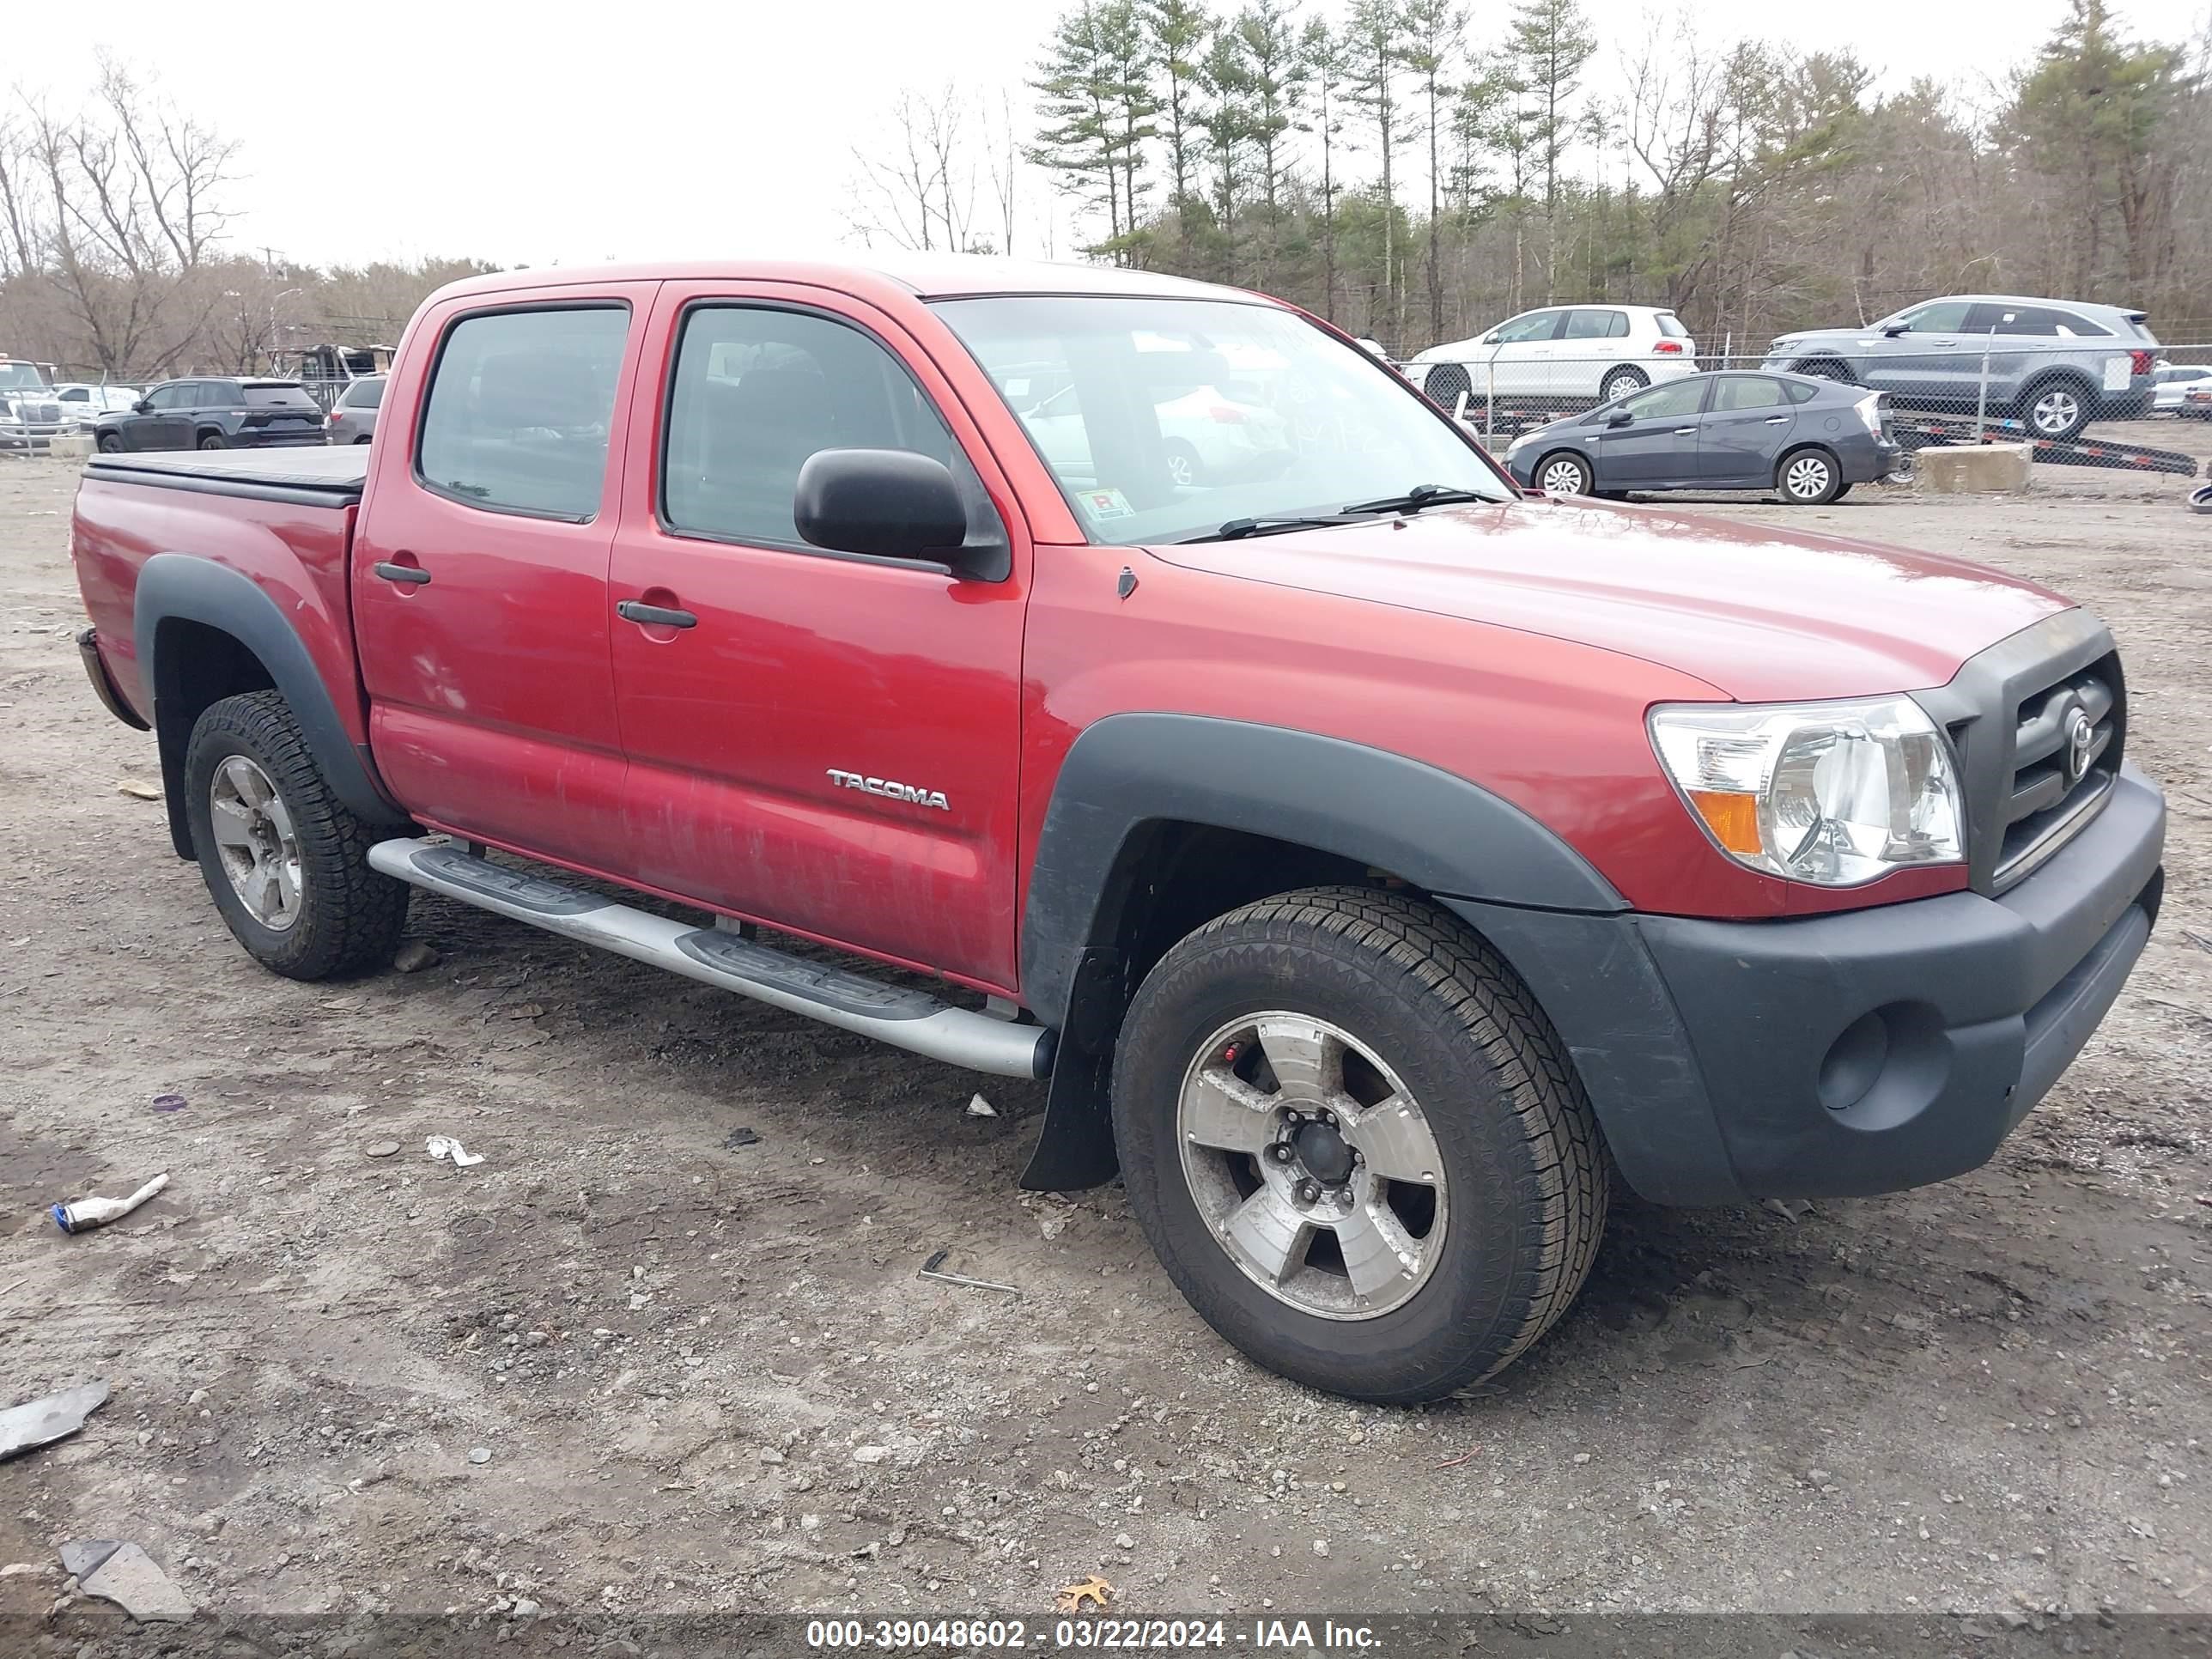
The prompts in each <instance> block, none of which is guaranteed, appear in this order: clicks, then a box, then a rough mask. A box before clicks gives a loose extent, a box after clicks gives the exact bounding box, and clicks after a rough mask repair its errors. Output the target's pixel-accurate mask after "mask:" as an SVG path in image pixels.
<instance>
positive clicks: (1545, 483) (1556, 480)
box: [1531, 450, 1593, 495]
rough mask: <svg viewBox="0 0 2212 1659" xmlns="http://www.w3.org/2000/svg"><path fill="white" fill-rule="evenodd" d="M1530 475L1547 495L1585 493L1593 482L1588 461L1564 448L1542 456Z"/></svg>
mask: <svg viewBox="0 0 2212 1659" xmlns="http://www.w3.org/2000/svg"><path fill="white" fill-rule="evenodd" d="M1531 476H1532V477H1534V479H1535V480H1536V488H1537V489H1541V490H1542V491H1543V492H1544V493H1545V494H1546V495H1589V493H1590V485H1591V483H1592V482H1593V481H1592V479H1591V477H1590V467H1589V462H1588V461H1586V460H1584V459H1583V458H1582V457H1581V456H1579V455H1577V454H1574V453H1571V452H1569V451H1566V450H1561V451H1560V452H1559V453H1557V454H1553V455H1547V456H1546V457H1544V459H1542V460H1541V462H1539V463H1538V464H1537V467H1536V471H1534V473H1533V474H1532V475H1531Z"/></svg>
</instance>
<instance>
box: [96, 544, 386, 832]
mask: <svg viewBox="0 0 2212 1659" xmlns="http://www.w3.org/2000/svg"><path fill="white" fill-rule="evenodd" d="M172 621H182V622H192V623H200V624H202V625H203V626H204V627H208V628H212V629H216V630H217V631H218V632H221V633H224V634H228V635H230V636H231V637H232V638H233V639H234V640H236V641H238V642H239V643H240V645H242V646H244V647H246V649H247V650H248V651H250V652H252V653H253V655H254V656H255V657H256V658H257V659H258V660H259V661H260V663H261V665H262V666H263V667H264V668H265V669H267V670H268V671H269V678H270V680H271V681H273V682H274V683H275V684H276V690H278V691H279V692H280V693H282V694H283V698H284V701H285V702H287V703H288V704H289V705H290V707H291V709H292V714H293V716H294V718H295V719H296V720H298V721H299V722H300V729H301V732H302V733H304V734H305V736H306V738H307V747H308V749H309V750H310V751H311V752H312V753H313V755H314V757H315V764H316V765H317V766H318V767H319V768H320V769H322V774H323V776H324V778H325V780H326V781H328V782H329V784H330V786H331V789H332V791H334V792H335V793H337V797H338V799H340V800H342V801H343V802H344V803H345V805H346V806H347V809H348V810H349V811H351V812H352V813H353V814H354V816H355V817H358V818H360V819H361V820H362V822H363V823H368V824H372V825H375V826H379V827H384V826H389V827H390V828H392V829H404V827H405V826H406V825H407V823H408V822H409V820H408V817H407V814H406V813H405V812H404V811H401V810H400V809H399V807H398V806H397V805H394V804H393V802H392V800H391V799H390V798H389V797H387V796H386V794H385V793H384V790H383V788H382V786H381V785H380V783H379V782H378V781H377V779H376V776H375V775H374V772H373V771H372V770H371V769H370V767H369V763H368V757H366V756H365V755H364V754H362V751H361V750H359V749H357V748H356V746H355V744H354V743H353V740H352V739H351V738H349V736H348V735H347V733H346V729H345V726H344V725H343V722H342V721H340V720H339V719H338V711H337V703H336V702H333V701H332V700H331V690H330V688H329V687H328V686H326V685H325V684H323V678H322V676H321V675H320V674H319V673H318V672H317V671H316V669H315V664H314V659H313V658H311V657H310V656H308V654H307V647H306V646H305V645H303V644H302V643H301V641H300V636H299V635H298V634H297V633H296V632H295V631H294V629H293V628H292V625H291V623H289V622H287V621H286V620H285V618H284V613H283V611H280V610H279V609H277V606H276V600H274V599H270V597H269V595H268V593H267V592H265V591H264V589H263V588H262V587H261V586H260V585H259V584H258V583H257V582H255V581H254V580H253V579H252V577H250V576H248V575H246V574H244V573H243V572H242V571H239V570H234V569H233V568H231V567H230V566H228V565H222V564H217V563H216V562H214V561H213V560H211V559H203V558H199V557H197V556H194V555H192V554H189V553H156V554H155V555H154V556H153V557H151V558H149V559H148V560H147V561H146V562H145V564H144V565H143V567H142V568H140V570H139V573H138V588H137V594H136V596H135V597H134V599H133V600H132V604H131V629H132V635H131V637H132V638H133V639H134V640H135V641H136V642H137V647H138V656H139V662H140V664H141V667H142V671H143V674H144V675H145V686H146V690H147V694H148V695H149V696H150V697H151V698H152V700H153V705H154V732H155V737H156V738H157V739H158V741H159V743H160V744H161V782H162V786H163V793H164V795H165V796H166V797H167V802H168V810H169V838H170V840H171V842H173V844H174V845H175V847H176V849H177V855H178V856H179V858H187V859H188V858H191V857H192V856H193V853H192V844H191V829H190V827H189V825H188V823H187V822H186V819H185V791H184V769H185V746H186V744H188V743H189V742H190V741H191V726H190V724H189V722H188V721H187V720H185V719H184V718H182V716H181V711H180V710H179V699H178V695H177V693H178V689H179V686H180V684H181V683H182V681H181V676H182V672H183V667H182V665H181V664H179V663H177V662H174V661H172V660H169V659H165V658H164V656H163V655H162V653H161V624H162V623H165V622H172ZM172 711H177V712H172Z"/></svg>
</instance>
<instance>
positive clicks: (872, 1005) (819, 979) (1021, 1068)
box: [368, 836, 1054, 1078]
mask: <svg viewBox="0 0 2212 1659" xmlns="http://www.w3.org/2000/svg"><path fill="white" fill-rule="evenodd" d="M368 861H369V864H370V866H372V867H374V868H375V869H378V870H380V871H382V872H384V873H385V874H386V875H387V876H392V877H396V878H398V879H399V880H401V881H404V882H408V883H410V884H413V885H415V886H416V887H421V888H424V889H427V890H428V891H430V892H433V893H442V894H444V895H445V896H447V898H450V899H458V900H459V901H460V902H462V903H463V904H472V905H474V906H476V907H477V908H478V909H480V910H489V911H490V912H492V913H493V914H494V915H501V916H506V917H508V918H510V919H511V920H513V921H526V922H528V923H529V924H530V925H531V926H532V927H543V928H544V930H545V931H546V932H547V933H558V934H560V935H561V936H562V938H563V939H577V940H580V941H581V942H582V943H583V944H586V945H598V946H599V948H600V949H602V950H605V951H613V952H614V953H615V954H616V955H617V956H623V957H629V958H630V960H631V961H633V962H646V963H652V964H653V966H654V967H656V968H665V969H667V970H668V971H669V972H670V973H671V974H681V975H684V977H685V978H686V979H696V980H697V981H699V982H700V983H701V984H702V985H713V986H716V987H720V989H722V990H725V991H734V992H736V993H737V994H738V995H739V996H742V997H750V998H751V999H752V1000H754V1001H756V1002H765V1003H767V1004H768V1005H769V1006H771V1007H775V1008H782V1009H786V1010H787V1011H789V1012H792V1013H794V1014H805V1016H806V1017H807V1018H810V1019H818V1020H820V1021H821V1022H822V1023H823V1024H825V1025H835V1026H836V1027H838V1028H839V1029H840V1030H847V1031H858V1032H859V1033H860V1035H861V1036H872V1037H874V1038H875V1039H877V1040H878V1042H888V1043H890V1045H891V1046H892V1047H894V1048H905V1049H908V1050H910V1051H911V1052H913V1053H915V1054H927V1055H928V1056H929V1057H930V1058H931V1059H932V1060H944V1061H945V1062H946V1063H947V1064H949V1065H953V1066H966V1067H967V1068H968V1069H969V1070H970V1071H973V1072H988V1073H992V1074H993V1075H994V1076H996V1077H1030V1078H1037V1077H1047V1076H1049V1075H1050V1074H1051V1072H1052V1050H1053V1037H1054V1033H1053V1032H1052V1031H1050V1030H1048V1029H1046V1028H1045V1027H1043V1026H1040V1025H1018V1024H1015V1023H1014V1022H1013V1021H1012V1020H1009V1019H1004V1018H997V1017H995V1016H994V1015H991V1014H986V1013H979V1012H974V1011H972V1010H969V1009H966V1008H955V1007H953V1006H951V1005H950V1004H949V1003H944V1002H940V1001H939V1000H937V999H936V998H935V997H933V996H932V995H930V994H929V993H928V992H927V991H916V990H908V989H905V988H903V987H899V986H895V985H884V984H883V983H881V982H879V981H876V980H872V979H866V978H864V977H862V976H861V975H859V974H852V973H848V972H846V971H845V970H844V969H842V968H833V967H827V966H825V965H823V963H817V962H808V961H806V960H805V959H804V958H802V957H794V956H788V955H787V954H785V953H784V952H783V951H775V950H771V949H769V947H768V946H767V945H762V944H760V943H759V942H758V941H757V940H755V939H748V938H745V937H744V936H743V935H742V934H739V933H732V932H729V931H726V930H725V929H722V928H719V927H693V926H691V925H690V923H688V922H682V921H670V920H668V918H667V917H665V916H656V915H653V914H652V913H651V912H650V911H646V910H639V909H634V908H631V907H630V906H629V905H627V904H618V903H617V902H615V901H614V900H612V899H610V898H603V897H601V896H599V895H598V894H596V893H586V892H580V891H578V890H576V889H575V888H573V887H568V886H564V885H562V884H561V883H559V882H557V881H550V880H548V879H546V878H544V877H543V876H536V875H531V874H527V873H526V872H522V871H520V870H510V869H508V868H507V866H504V865H498V864H494V863H493V862H491V860H489V859H483V858H477V857H476V856H475V855H474V854H470V853H468V852H465V851H464V850H463V849H462V848H459V847H457V846H454V845H453V844H451V843H449V842H435V841H420V840H416V839H412V838H410V837H406V836H402V837H400V838H398V839H397V840H393V841H383V842H377V844H376V845H375V846H374V847H372V848H369V849H368Z"/></svg>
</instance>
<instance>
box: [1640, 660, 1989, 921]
mask: <svg viewBox="0 0 2212 1659" xmlns="http://www.w3.org/2000/svg"><path fill="white" fill-rule="evenodd" d="M1650 726H1651V746H1652V748H1653V749H1654V750H1656V751H1657V753H1658V756H1659V763H1660V764H1661V765H1662V767H1664V768H1665V769H1666V771H1667V774H1668V776H1669V777H1671V778H1672V779H1673V780H1674V787H1676V788H1678V789H1680V791H1681V792H1682V798H1683V799H1685V800H1686V801H1687V802H1688V803H1689V805H1690V808H1691V810H1692V811H1693V812H1694V813H1695V814H1696V815H1697V817H1698V821H1699V823H1702V824H1704V825H1705V833H1706V834H1707V835H1709V836H1711V837H1712V839H1713V842H1714V844H1715V845H1716V846H1717V847H1718V848H1720V849H1721V850H1722V851H1723V852H1724V853H1726V854H1728V855H1729V857H1730V858H1732V859H1734V860H1736V862H1738V863H1739V864H1746V865H1749V866H1751V867H1752V868H1753V869H1754V870H1764V871H1765V872H1768V873H1769V874H1771V875H1777V876H1783V877H1786V878H1789V879H1790V880H1791V881H1805V882H1811V883H1814V884H1816V885H1818V886H1821V887H1854V886H1857V885H1858V884H1860V883H1862V882H1868V881H1872V880H1874V879H1875V878H1876V877H1877V876H1882V875H1887V873H1888V872H1890V871H1892V870H1895V869H1899V868H1900V867H1902V866H1906V865H1911V864H1950V863H1955V862H1957V861H1958V860H1960V859H1961V858H1963V857H1964V856H1965V848H1964V835H1963V830H1962V828H1961V825H1960V815H1959V786H1958V780H1957V778H1956V777H1955V776H1954V774H1953V772H1952V767H1951V750H1950V746H1949V745H1948V744H1947V743H1945V742H1944V740H1943V735H1942V732H1938V731H1937V730H1936V725H1935V722H1934V721H1932V720H1929V718H1928V716H1927V715H1926V714H1924V713H1923V712H1922V710H1921V708H1920V705H1919V704H1918V703H1916V702H1913V701H1912V700H1911V698H1910V697H1874V698H1868V699H1866V700H1863V701H1855V702H1801V703H1769V704H1766V705H1765V706H1763V707H1762V706H1759V705H1743V704H1735V703H1673V704H1668V705H1663V706H1662V707H1660V708H1654V709H1653V710H1652V711H1651V714H1650Z"/></svg>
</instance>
